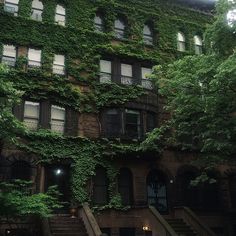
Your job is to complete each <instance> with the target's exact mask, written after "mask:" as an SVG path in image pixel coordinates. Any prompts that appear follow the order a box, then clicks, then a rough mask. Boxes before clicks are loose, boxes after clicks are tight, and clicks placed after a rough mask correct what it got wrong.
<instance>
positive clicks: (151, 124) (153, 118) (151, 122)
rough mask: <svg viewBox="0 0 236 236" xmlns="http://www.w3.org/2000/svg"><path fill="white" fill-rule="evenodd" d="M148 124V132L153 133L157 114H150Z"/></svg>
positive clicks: (148, 114)
mask: <svg viewBox="0 0 236 236" xmlns="http://www.w3.org/2000/svg"><path fill="white" fill-rule="evenodd" d="M146 122H147V132H151V131H152V130H153V129H154V128H155V127H156V114H155V113H151V112H148V113H147V120H146Z"/></svg>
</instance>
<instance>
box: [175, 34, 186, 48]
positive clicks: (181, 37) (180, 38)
mask: <svg viewBox="0 0 236 236" xmlns="http://www.w3.org/2000/svg"><path fill="white" fill-rule="evenodd" d="M185 49H186V42H185V36H184V34H183V33H181V32H178V34H177V50H178V51H180V52H184V51H185Z"/></svg>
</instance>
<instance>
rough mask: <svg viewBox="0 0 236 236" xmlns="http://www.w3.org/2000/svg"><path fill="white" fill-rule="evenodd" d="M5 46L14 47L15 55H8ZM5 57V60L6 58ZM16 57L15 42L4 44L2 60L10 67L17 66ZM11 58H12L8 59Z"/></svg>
mask: <svg viewBox="0 0 236 236" xmlns="http://www.w3.org/2000/svg"><path fill="white" fill-rule="evenodd" d="M4 47H13V48H14V51H15V56H14V57H13V56H11V55H7V54H5V53H4ZM4 58H5V60H4ZM16 58H17V47H16V46H15V45H13V44H3V50H2V58H1V62H2V63H4V64H6V65H8V66H10V67H15V65H16ZM8 59H10V60H8Z"/></svg>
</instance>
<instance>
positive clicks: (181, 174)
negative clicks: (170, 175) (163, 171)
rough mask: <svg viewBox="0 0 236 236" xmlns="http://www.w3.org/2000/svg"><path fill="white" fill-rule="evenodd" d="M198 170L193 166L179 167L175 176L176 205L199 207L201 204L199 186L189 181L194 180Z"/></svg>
mask: <svg viewBox="0 0 236 236" xmlns="http://www.w3.org/2000/svg"><path fill="white" fill-rule="evenodd" d="M198 175H199V172H198V170H197V169H195V168H194V167H191V166H189V167H185V168H181V170H179V171H178V173H177V177H176V190H177V191H176V192H177V198H178V199H177V202H178V205H181V206H187V207H190V208H199V207H200V205H201V197H200V188H199V186H193V185H191V181H193V180H195V179H196V177H197V176H198Z"/></svg>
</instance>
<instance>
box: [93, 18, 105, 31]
mask: <svg viewBox="0 0 236 236" xmlns="http://www.w3.org/2000/svg"><path fill="white" fill-rule="evenodd" d="M94 27H95V31H96V32H103V31H104V25H103V18H102V17H101V16H100V15H96V16H95V17H94Z"/></svg>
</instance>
